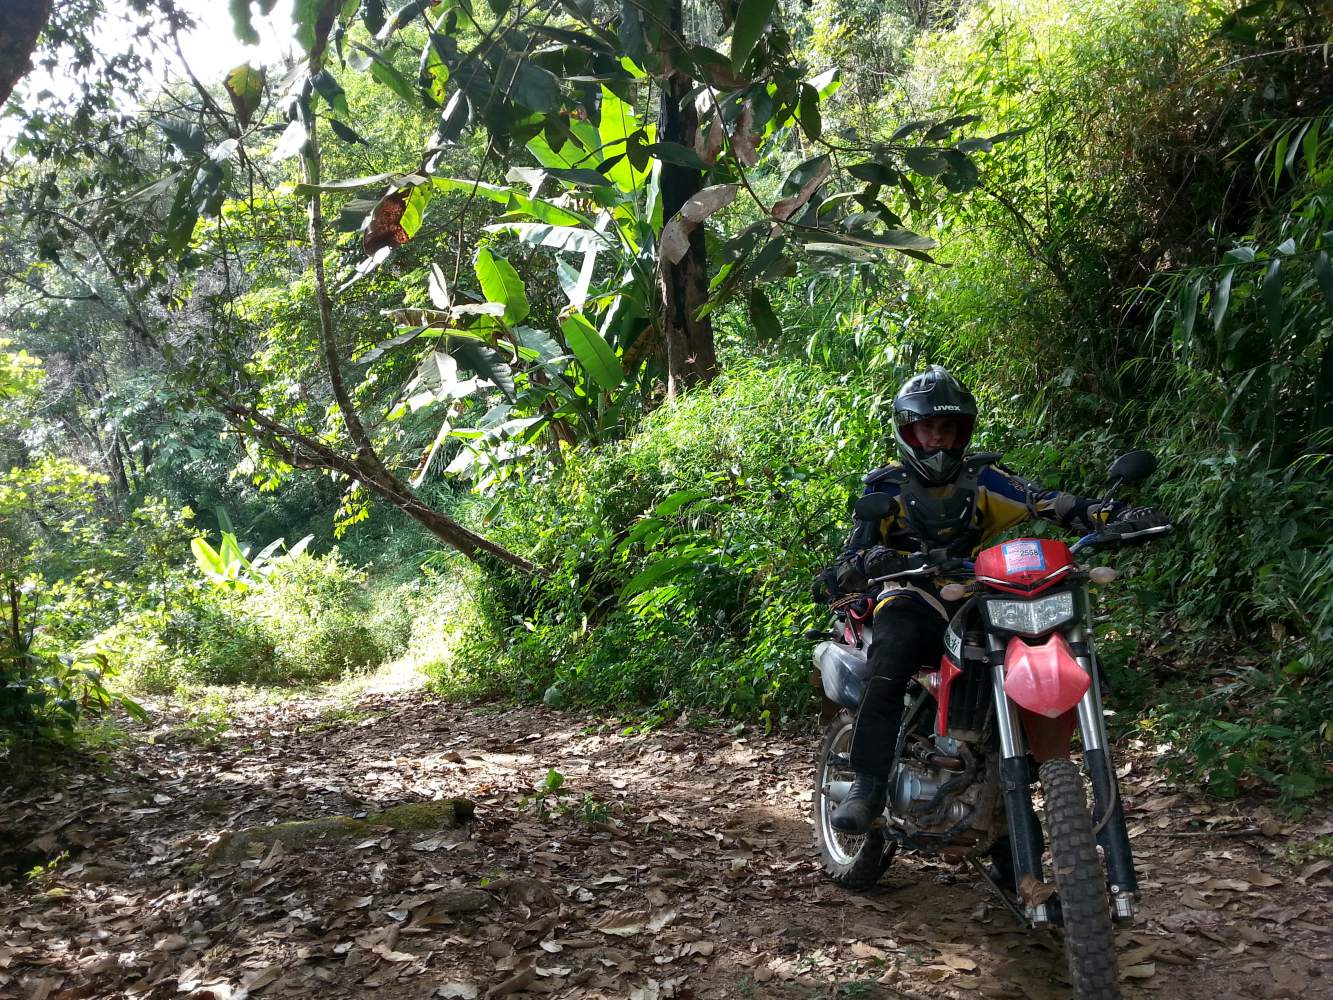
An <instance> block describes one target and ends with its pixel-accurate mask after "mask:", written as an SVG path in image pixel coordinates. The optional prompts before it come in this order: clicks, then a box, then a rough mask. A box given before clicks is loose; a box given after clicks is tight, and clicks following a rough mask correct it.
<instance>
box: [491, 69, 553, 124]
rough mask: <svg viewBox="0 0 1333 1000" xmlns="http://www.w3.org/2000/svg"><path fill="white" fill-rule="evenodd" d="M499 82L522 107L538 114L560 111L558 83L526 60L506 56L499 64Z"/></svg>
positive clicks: (551, 74)
mask: <svg viewBox="0 0 1333 1000" xmlns="http://www.w3.org/2000/svg"><path fill="white" fill-rule="evenodd" d="M500 80H501V81H503V82H504V83H505V84H506V85H507V87H508V92H509V95H510V96H511V97H512V98H513V99H514V100H515V101H516V102H518V103H519V104H521V105H523V107H525V108H530V109H531V110H533V111H540V112H550V111H559V110H560V81H559V80H558V79H557V78H556V76H555V74H554V73H552V72H551V71H550V70H545V69H542V68H541V67H540V66H538V65H536V64H535V63H532V62H529V61H528V60H527V59H520V58H515V57H513V56H508V57H506V58H505V59H504V60H503V61H502V62H501V63H500Z"/></svg>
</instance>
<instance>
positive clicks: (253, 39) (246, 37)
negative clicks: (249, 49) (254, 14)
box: [227, 0, 259, 45]
mask: <svg viewBox="0 0 1333 1000" xmlns="http://www.w3.org/2000/svg"><path fill="white" fill-rule="evenodd" d="M227 6H228V7H229V8H231V22H232V28H233V30H234V31H235V33H236V38H237V40H239V41H241V42H244V43H245V44H246V45H258V44H259V32H257V31H255V26H254V24H253V23H252V22H251V20H250V0H228V2H227Z"/></svg>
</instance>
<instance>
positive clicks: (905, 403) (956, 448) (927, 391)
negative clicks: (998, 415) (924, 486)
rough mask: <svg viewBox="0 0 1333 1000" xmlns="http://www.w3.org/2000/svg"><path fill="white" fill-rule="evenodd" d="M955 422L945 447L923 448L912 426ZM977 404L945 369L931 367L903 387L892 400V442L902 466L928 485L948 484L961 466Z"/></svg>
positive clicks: (970, 436) (921, 441) (970, 434)
mask: <svg viewBox="0 0 1333 1000" xmlns="http://www.w3.org/2000/svg"><path fill="white" fill-rule="evenodd" d="M931 417H935V418H940V417H943V418H950V419H951V420H953V421H955V425H954V428H953V440H952V441H951V442H950V443H949V445H948V446H947V447H940V446H934V447H931V446H927V445H926V444H925V442H924V441H923V440H922V438H921V436H920V435H919V434H918V432H917V428H916V427H915V425H916V424H917V423H919V422H920V421H922V420H925V419H927V418H931ZM976 418H977V401H976V399H974V398H973V396H972V393H970V392H968V391H967V388H966V387H965V386H964V385H963V383H961V382H959V381H958V379H957V378H955V377H954V376H953V375H952V374H950V372H949V371H948V369H946V368H943V367H941V366H940V365H931V366H930V368H928V369H927V370H926V371H924V372H922V373H921V374H919V375H914V376H912V377H911V378H910V379H908V380H907V381H906V382H904V383H903V386H902V388H901V389H899V390H898V394H897V395H896V396H894V398H893V439H894V440H895V441H896V442H897V443H898V455H899V457H900V458H901V459H902V461H903V464H904V465H905V466H907V468H908V469H910V470H911V471H912V473H913V474H914V475H915V476H916V477H917V478H918V479H920V480H921V481H923V482H925V483H928V484H930V485H936V486H938V485H943V484H944V483H947V482H950V481H951V480H952V479H953V477H954V476H955V475H957V473H958V469H959V467H960V466H961V465H962V461H963V455H964V453H965V452H966V451H967V446H968V443H969V442H970V441H971V440H972V428H973V426H974V425H975V423H976Z"/></svg>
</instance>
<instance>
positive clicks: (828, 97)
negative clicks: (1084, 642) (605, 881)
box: [0, 0, 1333, 806]
mask: <svg viewBox="0 0 1333 1000" xmlns="http://www.w3.org/2000/svg"><path fill="white" fill-rule="evenodd" d="M42 6H43V5H40V4H38V5H35V7H39V8H40V7H42ZM273 8H274V0H258V2H256V3H254V4H247V3H245V2H244V0H242V2H239V3H233V4H232V5H231V9H232V12H233V14H234V18H235V32H236V36H237V38H238V39H240V40H241V41H255V40H257V39H258V37H259V35H258V32H259V30H260V28H261V27H263V25H264V24H265V23H266V20H265V19H266V17H267V16H268V15H269V14H270V12H272V11H273ZM1330 13H1333V10H1331V9H1330V7H1329V5H1328V4H1327V3H1323V2H1319V0H1301V2H1294V0H1258V2H1254V3H1249V4H1246V5H1243V6H1242V5H1241V4H1239V3H1235V2H1230V0H1074V2H1068V0H938V2H937V0H890V2H883V3H881V2H871V0H809V2H804V3H794V2H782V3H778V2H777V0H739V2H736V0H719V2H718V3H704V2H697V0H627V2H625V3H623V4H620V3H602V2H595V0H560V2H548V0H534V2H530V3H526V4H524V3H511V2H510V0H488V3H486V4H484V5H483V4H474V3H472V2H470V0H444V2H439V0H435V2H428V0H413V2H408V3H406V4H404V5H403V6H401V7H398V8H397V9H393V8H392V7H386V6H385V5H384V4H383V3H382V2H379V0H364V2H361V3H358V2H357V0H351V2H348V3H337V2H329V0H326V2H323V3H321V2H319V0H297V2H296V3H295V4H294V5H292V14H291V22H292V24H293V25H294V33H295V38H296V45H295V47H294V49H293V52H294V54H293V55H292V57H291V58H290V60H289V61H288V62H287V64H285V65H284V64H273V65H267V66H261V65H258V64H256V65H250V64H246V63H241V64H240V65H237V66H236V68H235V69H233V70H231V72H229V73H227V74H226V75H225V78H218V79H208V78H201V77H199V76H198V75H196V74H194V73H192V72H190V71H188V70H187V68H186V67H185V66H184V65H183V64H182V63H181V62H180V60H179V58H178V57H177V56H176V53H178V52H179V46H178V44H177V42H176V38H177V35H178V34H179V33H180V32H184V31H186V30H188V28H189V24H190V16H191V13H190V5H189V4H188V3H183V2H177V3H172V2H171V0H121V2H114V0H105V2H103V0H76V2H70V3H64V4H57V5H55V9H54V12H52V13H51V16H50V20H49V22H48V23H46V25H45V28H44V30H43V33H42V34H41V35H40V37H39V38H38V40H37V43H36V50H35V52H34V54H33V61H34V62H35V64H36V65H37V67H38V71H37V72H35V73H34V74H32V75H30V76H29V78H28V79H27V80H26V81H20V82H19V83H18V85H17V87H16V89H15V92H14V94H13V96H11V97H10V98H9V100H8V102H7V103H6V105H5V107H4V114H3V118H0V124H3V130H0V135H3V137H4V139H3V142H4V146H3V149H0V249H2V251H3V252H2V253H0V428H2V430H0V459H2V461H0V467H2V468H3V469H5V470H7V471H5V472H4V473H3V474H0V592H2V595H3V604H4V608H3V610H4V629H3V636H2V637H0V675H2V678H3V685H0V747H2V748H3V749H2V750H0V752H3V753H4V754H5V755H6V757H8V758H9V759H11V760H12V759H14V758H15V756H16V755H18V754H21V753H25V752H31V751H32V750H33V749H34V748H39V749H40V752H42V753H47V752H49V748H50V747H52V746H62V745H63V746H75V747H77V746H78V745H80V744H81V743H85V744H86V743H87V742H89V741H97V740H105V739H108V738H117V736H116V734H117V733H123V732H128V731H131V730H132V729H133V727H134V726H135V725H136V722H135V720H136V719H141V718H142V717H143V715H144V713H145V711H146V710H147V709H146V708H145V707H143V706H148V707H151V706H152V705H153V704H154V703H155V702H154V700H155V699H161V698H164V697H168V696H170V697H174V698H177V699H185V700H187V701H191V700H192V703H193V704H195V705H196V706H201V705H206V704H209V703H210V702H209V701H208V699H210V698H213V699H216V698H217V697H218V695H217V692H218V691H219V690H224V689H227V688H233V689H235V688H236V687H237V686H245V685H278V686H285V685H298V684H305V683H310V682H315V681H322V680H329V679H336V678H339V677H342V676H344V675H346V674H348V673H349V672H358V671H362V672H363V671H369V670H372V669H374V668H375V667H377V666H379V665H381V664H385V663H389V662H394V661H396V662H398V663H400V664H403V663H405V664H409V665H411V666H414V667H416V668H418V669H420V670H421V671H422V672H423V673H424V674H425V675H426V676H427V677H428V678H429V679H430V682H431V683H432V684H434V685H437V686H438V687H439V688H440V689H441V690H443V691H446V692H448V693H450V694H452V695H455V696H457V697H460V698H463V697H467V698H480V697H507V698H521V699H545V700H546V701H547V702H548V703H550V704H557V705H578V704H583V705H591V706H606V707H608V708H612V709H615V710H620V711H630V710H634V711H640V712H644V713H646V715H647V717H648V718H649V719H650V720H651V719H652V718H654V717H660V716H662V715H666V714H670V713H674V712H679V711H682V710H694V711H707V712H710V713H714V714H716V715H718V716H731V717H735V718H739V719H745V720H760V721H762V722H764V723H766V724H769V725H777V724H781V723H782V722H783V721H784V720H796V719H799V718H801V717H803V716H807V715H810V714H813V713H814V712H815V711H816V710H817V708H818V702H817V696H816V693H815V691H814V689H812V688H811V686H810V685H809V682H808V679H807V675H808V672H809V646H808V644H807V643H806V642H804V641H802V640H801V638H800V635H801V633H802V632H803V631H804V630H805V629H807V628H811V627H816V626H818V625H820V624H821V623H822V620H823V617H824V612H823V610H822V609H821V608H820V607H819V606H817V605H816V604H814V603H813V601H812V599H811V596H810V581H811V578H812V577H813V575H814V574H815V572H816V571H817V570H818V569H819V568H820V567H821V566H823V565H825V564H827V563H828V562H829V561H831V560H832V558H833V557H834V555H835V554H836V552H837V550H838V548H839V546H840V544H841V542H842V539H843V537H844V536H845V533H846V530H847V527H848V523H849V502H850V499H851V498H852V497H853V496H854V495H855V494H856V493H857V491H858V489H859V481H860V477H861V475H862V474H863V473H865V472H866V471H868V470H869V469H871V468H874V467H875V466H877V465H880V464H883V463H884V462H885V461H887V460H888V459H889V457H890V456H891V444H892V441H891V437H890V434H889V429H888V426H887V423H886V413H887V409H886V403H887V401H888V400H889V399H890V398H891V396H892V394H893V392H894V390H895V389H896V387H897V385H898V384H899V382H900V381H901V380H902V379H903V378H904V377H905V376H906V375H908V374H911V373H912V372H913V371H915V370H917V369H919V368H920V367H922V366H923V365H925V364H926V363H932V362H934V363H943V364H946V365H948V366H950V368H952V369H953V370H954V371H955V372H956V373H958V374H959V375H960V376H961V377H962V378H963V379H964V380H965V381H966V382H967V383H968V384H969V385H970V386H971V387H972V388H973V389H974V391H976V392H977V394H978V397H979V399H980V401H981V404H982V407H983V420H982V422H981V429H980V433H979V436H978V439H977V441H976V442H975V443H976V446H978V447H982V448H986V449H994V450H998V451H1003V452H1004V453H1005V455H1006V462H1007V464H1009V465H1011V466H1012V467H1014V468H1015V469H1017V470H1019V471H1021V472H1022V473H1023V474H1025V475H1028V476H1031V477H1033V478H1036V479H1039V480H1041V481H1043V482H1046V483H1048V484H1051V485H1055V486H1060V487H1062V488H1065V489H1071V490H1076V491H1080V492H1082V493H1084V494H1095V493H1096V492H1097V491H1098V490H1099V489H1100V488H1101V487H1102V486H1103V476H1104V470H1105V468H1106V466H1107V464H1108V463H1109V461H1110V460H1111V459H1112V458H1113V457H1114V456H1115V455H1116V454H1117V453H1119V452H1121V451H1124V450H1127V449H1130V448H1135V447H1146V448H1150V449H1152V450H1153V451H1155V452H1156V453H1157V455H1158V456H1159V458H1160V459H1161V469H1160V471H1159V473H1158V474H1157V475H1156V476H1155V477H1154V479H1153V480H1152V481H1151V482H1150V483H1148V484H1145V485H1144V486H1142V487H1140V488H1138V489H1137V490H1136V493H1135V495H1134V499H1135V500H1136V502H1142V503H1149V504H1153V505H1155V506H1157V507H1159V508H1161V509H1163V510H1165V511H1169V512H1171V513H1172V514H1173V515H1174V516H1176V517H1177V518H1179V519H1180V521H1181V523H1182V524H1183V525H1184V530H1182V531H1181V532H1179V533H1178V534H1177V535H1175V536H1173V537H1172V539H1171V540H1170V541H1169V542H1168V543H1166V544H1162V545H1158V546H1156V547H1155V548H1151V549H1147V548H1145V549H1139V550H1135V551H1134V552H1132V553H1120V554H1118V555H1117V562H1118V563H1119V564H1120V565H1121V568H1122V569H1126V570H1129V571H1130V572H1129V573H1127V575H1126V577H1125V578H1122V580H1121V581H1120V583H1119V584H1117V585H1116V586H1114V587H1111V588H1108V589H1107V591H1106V595H1105V597H1106V607H1105V610H1106V612H1107V617H1106V620H1105V621H1103V622H1102V623H1101V625H1100V630H1101V631H1100V634H1101V643H1102V648H1103V651H1104V655H1105V657H1106V659H1107V662H1108V663H1109V665H1110V674H1111V679H1112V680H1113V682H1114V684H1115V687H1116V695H1115V702H1116V708H1117V710H1118V715H1117V718H1116V721H1117V724H1119V725H1122V726H1125V727H1134V728H1137V729H1139V730H1140V731H1141V732H1142V733H1143V734H1144V736H1145V738H1146V739H1148V740H1150V741H1151V742H1153V743H1155V744H1160V745H1161V746H1162V748H1163V750H1162V752H1163V754H1168V750H1167V749H1166V748H1168V747H1170V748H1172V749H1171V750H1170V751H1169V755H1170V756H1171V757H1172V759H1173V760H1175V761H1176V762H1177V764H1178V766H1179V767H1181V768H1183V769H1185V770H1186V771H1188V772H1191V773H1194V774H1197V775H1198V776H1199V778H1200V779H1201V780H1202V781H1205V782H1206V783H1207V784H1208V785H1209V787H1210V788H1212V789H1213V790H1214V791H1216V792H1217V793H1219V794H1223V795H1232V794H1236V793H1237V792H1238V791H1241V790H1245V789H1259V788H1262V789H1271V790H1272V791H1273V793H1274V794H1276V795H1279V796H1280V797H1281V800H1282V801H1283V803H1284V804H1286V805H1289V806H1299V804H1300V802H1301V801H1302V800H1305V799H1308V798H1309V797H1311V796H1314V795H1316V794H1318V793H1319V792H1320V791H1321V790H1324V789H1327V788H1328V787H1329V786H1330V785H1331V784H1333V764H1331V763H1330V762H1331V761H1333V722H1331V721H1329V720H1330V719H1333V669H1330V662H1331V661H1333V538H1331V537H1330V532H1329V524H1330V514H1331V513H1333V494H1331V493H1330V457H1331V456H1333V266H1331V265H1330V261H1329V253H1330V251H1333V73H1330V67H1329V63H1328V59H1329V53H1330V49H1329V45H1330V41H1331V40H1333V39H1331V37H1330V20H1329V15H1330ZM112 25H115V26H117V27H115V28H114V29H113V28H112V27H111V26H112ZM228 44H231V43H230V42H228ZM237 51H238V53H239V52H241V51H242V50H241V48H240V46H239V45H238V46H237ZM6 58H9V56H8V55H7V54H6ZM239 58H243V56H238V59H239ZM11 75H12V74H11ZM56 76H58V77H62V78H64V80H65V82H66V83H68V84H69V87H68V89H67V91H66V92H59V91H60V88H58V87H54V86H50V85H47V84H43V83H41V82H40V81H41V80H42V79H45V80H48V81H49V80H51V79H52V78H53V77H56Z"/></svg>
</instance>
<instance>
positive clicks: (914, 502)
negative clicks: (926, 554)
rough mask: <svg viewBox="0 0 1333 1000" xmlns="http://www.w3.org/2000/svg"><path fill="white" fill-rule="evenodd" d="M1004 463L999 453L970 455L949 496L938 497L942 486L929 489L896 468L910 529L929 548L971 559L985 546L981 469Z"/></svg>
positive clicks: (957, 557)
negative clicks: (979, 483) (980, 502)
mask: <svg viewBox="0 0 1333 1000" xmlns="http://www.w3.org/2000/svg"><path fill="white" fill-rule="evenodd" d="M999 460H1000V456H999V455H998V454H995V453H983V454H979V455H969V456H968V457H967V458H965V459H964V460H963V464H962V467H961V468H960V469H959V470H958V475H957V476H955V477H954V481H953V483H952V484H951V485H952V487H953V489H952V490H951V491H950V492H949V494H948V495H947V496H934V495H932V492H933V490H935V489H938V487H927V486H924V485H923V484H921V483H920V482H918V481H917V480H916V478H915V477H914V476H912V475H910V474H909V473H908V472H907V471H906V470H904V469H895V470H894V473H896V475H894V478H895V479H897V481H898V485H899V489H900V490H901V491H902V498H903V508H904V510H905V511H906V514H907V527H908V529H909V530H910V531H911V533H912V534H913V535H914V536H916V537H917V538H919V539H920V540H921V541H922V542H924V543H925V545H924V546H923V547H924V548H927V549H945V550H947V551H948V553H949V555H950V556H952V557H954V558H956V559H966V558H968V557H969V556H971V555H972V554H973V553H974V552H975V551H976V549H977V546H979V545H980V544H981V523H980V518H979V517H978V516H977V498H978V486H977V480H978V478H979V477H980V475H981V470H982V469H984V468H986V466H988V465H993V464H995V463H996V462H998V461H999Z"/></svg>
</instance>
